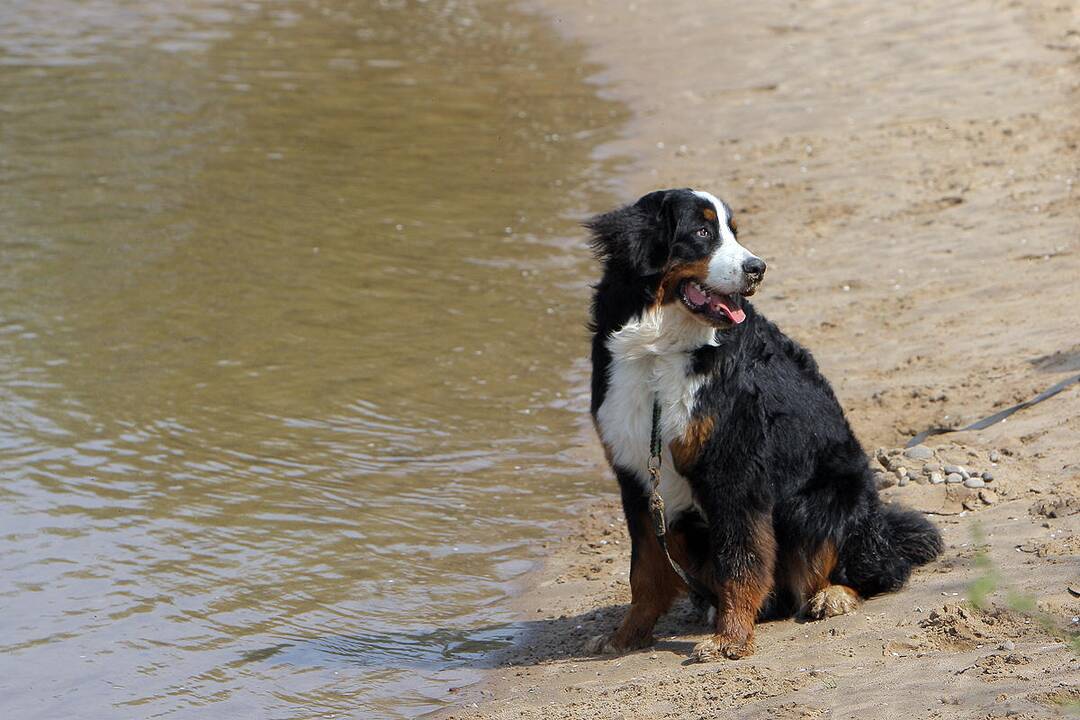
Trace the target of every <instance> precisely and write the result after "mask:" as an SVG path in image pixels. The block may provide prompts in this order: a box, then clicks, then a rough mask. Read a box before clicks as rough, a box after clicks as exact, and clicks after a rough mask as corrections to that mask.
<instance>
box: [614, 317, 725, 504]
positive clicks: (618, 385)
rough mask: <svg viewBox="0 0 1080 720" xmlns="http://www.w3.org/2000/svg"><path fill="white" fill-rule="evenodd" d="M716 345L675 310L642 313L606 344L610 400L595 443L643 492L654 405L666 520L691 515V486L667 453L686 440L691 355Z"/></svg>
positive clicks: (692, 392)
mask: <svg viewBox="0 0 1080 720" xmlns="http://www.w3.org/2000/svg"><path fill="white" fill-rule="evenodd" d="M714 343H715V340H714V331H713V329H712V328H710V327H708V326H706V325H704V324H702V323H700V322H698V321H697V320H694V319H693V318H692V317H690V316H689V314H688V313H685V312H682V310H681V309H680V308H677V307H669V308H663V307H661V308H656V309H654V310H650V311H647V312H645V313H644V314H643V315H642V316H641V317H640V318H636V319H634V320H631V321H630V322H628V323H626V325H624V326H623V327H621V328H619V330H617V331H616V332H614V333H612V334H611V336H610V337H609V338H608V341H607V347H608V350H609V351H610V352H611V357H612V359H611V364H610V365H609V366H608V387H607V393H606V394H605V396H604V402H603V404H602V405H601V406H600V409H599V410H598V411H597V413H596V420H597V425H598V427H599V430H600V437H601V439H602V440H603V441H604V444H605V445H606V446H607V447H608V449H609V450H610V452H611V455H612V460H613V461H614V462H615V464H616V465H618V466H619V467H622V468H625V469H626V470H630V471H633V473H634V475H635V477H637V478H638V480H639V481H640V482H641V483H642V487H643V488H646V489H648V488H650V487H651V480H650V478H649V472H648V462H649V444H650V437H651V435H652V411H653V399H654V398H656V399H658V400H659V401H660V410H661V413H660V417H661V421H660V429H661V436H662V439H663V449H664V450H663V463H662V465H661V471H660V495H661V496H662V497H663V498H664V507H665V509H666V515H667V518H668V520H672V519H674V518H675V517H676V516H677V515H678V514H679V513H681V512H683V511H684V510H688V509H690V508H691V507H696V503H695V501H694V497H693V494H692V493H691V491H690V484H689V483H688V482H687V481H686V478H684V477H683V476H682V475H680V474H679V473H678V472H677V471H676V470H675V464H674V462H673V461H672V458H671V450H670V448H669V445H670V443H671V441H672V440H674V439H676V438H681V437H683V435H684V434H685V433H686V428H687V425H688V424H689V422H690V416H691V412H692V411H693V409H694V403H695V401H696V398H697V392H698V390H699V389H700V388H701V383H702V379H701V378H700V376H696V375H690V374H689V369H690V363H691V360H692V357H691V353H692V352H693V351H694V350H695V349H697V348H699V347H701V346H703V345H707V344H714ZM698 510H699V511H700V510H701V509H700V508H698Z"/></svg>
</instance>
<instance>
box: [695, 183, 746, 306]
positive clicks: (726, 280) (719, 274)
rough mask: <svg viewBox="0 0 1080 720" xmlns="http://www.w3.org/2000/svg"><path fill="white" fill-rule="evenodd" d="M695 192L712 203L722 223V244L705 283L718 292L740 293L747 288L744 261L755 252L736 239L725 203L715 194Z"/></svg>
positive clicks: (715, 253)
mask: <svg viewBox="0 0 1080 720" xmlns="http://www.w3.org/2000/svg"><path fill="white" fill-rule="evenodd" d="M694 194H695V195H697V196H698V197H699V198H701V199H702V200H708V201H709V202H710V203H712V206H713V208H714V209H715V210H716V218H717V221H718V223H719V225H720V246H719V247H718V248H716V251H715V252H713V255H712V257H711V258H710V259H709V274H708V276H707V277H706V278H705V283H706V284H707V285H708V286H709V287H710V288H712V289H713V290H716V291H718V292H722V293H725V294H728V295H736V294H739V293H741V292H743V291H745V290H746V279H745V277H744V273H743V263H744V262H746V261H747V260H749V259H750V258H752V257H754V254H753V253H751V252H750V251H749V250H747V249H746V248H744V247H743V246H742V245H740V244H739V241H738V240H736V239H735V233H733V232H731V227H729V225H728V221H729V220H731V216H730V215H729V214H728V211H727V207H725V205H724V203H722V202H720V200H719V199H718V198H717V197H716V196H715V195H712V194H710V193H707V192H703V191H701V190H695V191H694Z"/></svg>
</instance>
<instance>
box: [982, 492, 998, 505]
mask: <svg viewBox="0 0 1080 720" xmlns="http://www.w3.org/2000/svg"><path fill="white" fill-rule="evenodd" d="M979 499H980V500H982V501H983V502H984V503H986V504H987V505H993V504H994V503H996V502H997V501H998V496H997V493H996V492H994V491H993V490H986V489H984V490H980V491H979Z"/></svg>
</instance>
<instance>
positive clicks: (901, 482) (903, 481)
mask: <svg viewBox="0 0 1080 720" xmlns="http://www.w3.org/2000/svg"><path fill="white" fill-rule="evenodd" d="M907 484H908V476H907V475H901V476H900V479H899V480H898V481H897V482H896V485H897V487H904V486H905V485H907Z"/></svg>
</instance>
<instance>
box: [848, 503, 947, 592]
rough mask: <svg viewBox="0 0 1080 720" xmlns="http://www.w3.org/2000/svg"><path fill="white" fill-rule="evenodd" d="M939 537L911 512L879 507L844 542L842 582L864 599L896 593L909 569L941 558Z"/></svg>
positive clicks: (935, 530) (941, 544) (898, 508)
mask: <svg viewBox="0 0 1080 720" xmlns="http://www.w3.org/2000/svg"><path fill="white" fill-rule="evenodd" d="M943 548H944V543H943V542H942V540H941V533H940V532H939V531H938V529H937V528H936V527H934V526H933V525H932V524H931V523H930V521H929V520H927V519H926V518H925V517H923V516H922V515H921V514H919V513H918V512H915V511H914V510H908V509H907V508H902V507H897V506H895V505H888V506H885V505H878V506H877V507H875V508H874V509H873V510H872V511H871V512H870V513H869V515H868V516H867V517H866V518H865V519H864V520H863V522H862V523H860V524H859V526H858V527H856V528H855V529H854V531H853V532H852V533H851V534H850V535H849V536H848V537H847V538H845V540H844V543H843V545H842V548H841V551H840V557H841V564H842V567H843V570H844V576H845V580H846V581H847V584H849V585H850V586H851V587H852V588H854V589H855V590H856V591H857V592H858V593H859V594H860V595H862V596H863V597H869V596H871V595H876V594H878V593H883V592H890V591H893V590H899V589H900V587H902V586H903V584H904V583H905V582H907V579H908V577H909V576H910V575H911V570H912V568H914V567H916V566H919V565H924V564H926V563H928V562H930V561H931V560H933V559H934V558H936V557H937V556H938V555H940V554H941V551H942V549H943Z"/></svg>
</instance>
